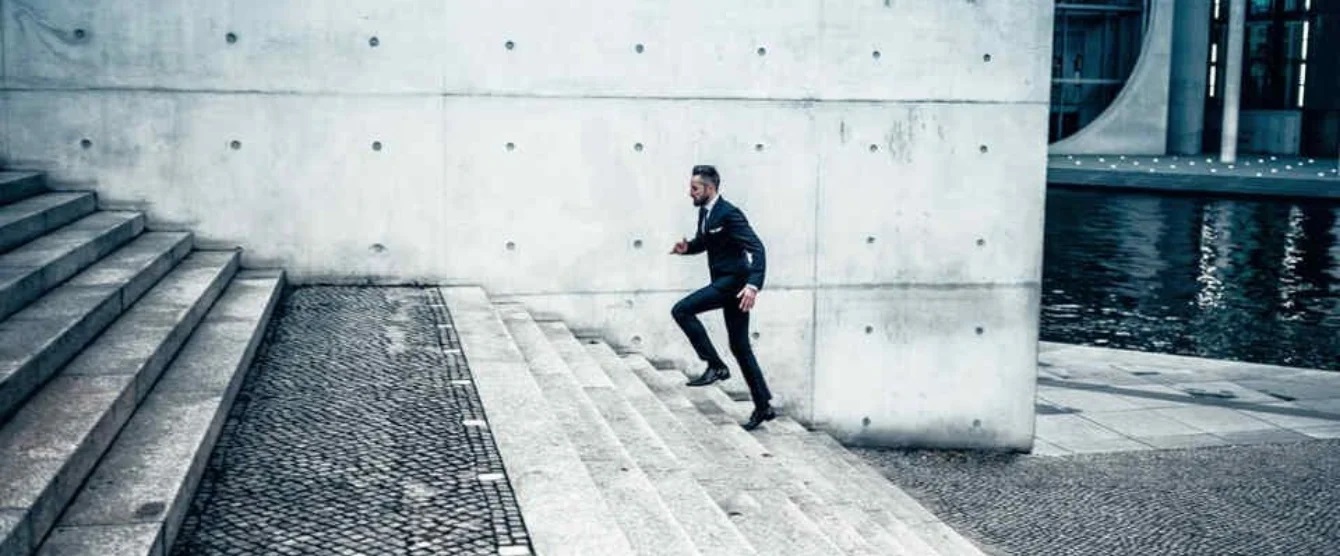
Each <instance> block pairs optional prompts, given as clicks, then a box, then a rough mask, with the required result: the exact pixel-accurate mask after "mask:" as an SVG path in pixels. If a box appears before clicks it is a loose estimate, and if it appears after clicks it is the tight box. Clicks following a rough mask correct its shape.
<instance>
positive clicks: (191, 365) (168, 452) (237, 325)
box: [42, 276, 283, 556]
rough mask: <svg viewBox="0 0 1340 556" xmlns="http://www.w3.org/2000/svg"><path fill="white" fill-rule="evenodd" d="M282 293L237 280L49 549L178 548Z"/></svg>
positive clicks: (110, 453)
mask: <svg viewBox="0 0 1340 556" xmlns="http://www.w3.org/2000/svg"><path fill="white" fill-rule="evenodd" d="M282 285H283V281H282V278H281V277H278V276H275V277H264V278H248V277H241V278H237V279H234V280H232V281H231V282H230V284H229V287H228V289H227V290H226V291H225V292H223V294H222V296H221V297H220V298H219V300H218V302H217V303H215V304H214V305H213V307H212V308H210V311H209V313H208V314H207V315H206V316H205V317H204V319H203V320H202V321H201V322H200V325H199V326H198V327H196V329H195V332H194V333H193V334H192V335H191V339H190V341H189V342H188V343H187V344H186V345H185V346H182V348H181V352H180V354H179V355H178V356H177V357H176V358H175V359H174V360H173V361H172V365H171V367H170V368H168V369H166V370H165V371H164V376H163V379H162V380H161V381H159V382H158V386H156V387H155V388H154V389H153V391H152V393H151V394H150V395H149V397H148V398H146V399H145V400H144V402H143V404H142V405H140V406H139V408H138V409H136V411H135V414H134V416H133V417H131V419H130V421H129V422H128V423H127V424H126V426H125V428H124V429H123V430H122V431H121V433H120V434H119V435H118V436H117V439H116V441H115V443H113V444H112V446H111V447H110V448H109V449H108V450H107V453H106V454H105V455H104V456H103V458H102V459H101V461H99V463H98V466H97V468H96V469H95V470H94V471H93V473H92V474H91V475H90V476H89V478H88V480H87V481H86V482H85V483H84V486H83V487H82V488H81V489H80V492H79V494H78V496H77V497H76V498H75V499H74V500H73V501H72V502H71V503H70V505H69V507H68V508H67V509H66V510H65V512H64V514H63V515H62V516H61V519H60V521H59V522H58V523H57V525H56V528H55V529H54V530H53V531H52V533H51V537H49V538H48V540H47V541H46V542H45V543H43V546H42V550H44V551H49V552H50V553H53V554H69V555H76V554H87V555H90V556H92V555H103V554H105V555H111V554H116V555H122V556H130V555H132V554H137V555H147V554H150V553H151V551H150V550H149V549H148V548H147V547H146V546H145V545H143V544H140V545H137V546H134V547H126V548H125V549H124V550H112V549H109V548H108V547H106V546H100V545H99V543H97V542H83V543H82V544H79V545H78V546H70V543H71V542H74V540H76V539H78V540H80V541H89V540H93V539H103V538H106V537H108V536H113V537H117V536H124V537H126V538H131V539H142V540H152V541H153V542H154V543H155V544H154V548H153V550H157V551H159V553H161V551H162V547H163V546H169V547H170V546H172V544H173V541H174V540H175V539H176V536H177V531H178V527H179V526H180V524H181V522H182V519H183V518H184V516H185V513H186V511H187V509H188V507H189V506H190V502H191V498H192V495H193V494H194V491H195V486H196V484H197V483H198V481H199V478H200V475H201V473H202V471H203V469H204V466H205V463H206V462H207V461H208V460H209V455H210V452H211V450H212V449H213V446H214V440H215V438H217V435H218V432H219V430H220V429H221V428H222V425H223V421H224V418H225V417H226V415H227V413H228V409H229V407H230V406H231V404H232V401H233V397H234V396H235V395H236V392H237V386H238V385H239V384H241V379H242V377H243V376H245V374H246V371H247V370H248V369H249V368H250V365H251V361H252V357H253V355H254V354H255V351H256V349H257V347H258V346H259V344H260V340H261V337H262V336H263V334H264V332H265V325H266V324H267V323H268V322H269V317H270V312H271V310H272V309H273V307H274V304H275V302H276V300H277V299H278V297H279V293H280V291H281V290H282ZM148 300H149V299H146V301H148ZM209 300H210V301H212V298H209ZM204 305H205V307H207V308H209V307H210V306H209V304H208V303H206V304H204ZM141 330H143V329H142V328H141Z"/></svg>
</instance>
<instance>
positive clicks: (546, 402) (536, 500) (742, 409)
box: [442, 287, 981, 556]
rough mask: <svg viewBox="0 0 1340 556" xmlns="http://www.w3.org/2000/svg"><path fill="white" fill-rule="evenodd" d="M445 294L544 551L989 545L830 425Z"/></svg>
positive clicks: (455, 291) (464, 296)
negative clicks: (774, 415)
mask: <svg viewBox="0 0 1340 556" xmlns="http://www.w3.org/2000/svg"><path fill="white" fill-rule="evenodd" d="M442 291H443V294H444V298H445V299H446V303H447V305H448V310H449V311H450V313H451V315H452V320H453V323H454V326H455V327H456V333H457V335H458V336H459V337H460V338H461V345H462V346H463V351H464V354H465V356H466V358H467V360H468V362H469V365H470V368H471V371H472V373H473V376H474V378H475V382H476V384H475V386H476V388H477V389H478V391H479V393H480V396H481V398H482V400H483V402H484V407H485V408H486V410H487V411H488V426H489V427H490V428H491V430H492V433H493V437H494V441H495V442H496V443H497V445H498V447H499V450H500V452H501V454H502V457H503V461H504V464H505V466H506V468H507V474H508V478H509V480H511V482H512V485H513V488H514V490H515V492H516V495H517V499H518V502H519V504H520V506H521V510H522V516H523V518H524V519H525V521H526V526H527V529H528V530H529V532H530V535H531V539H532V543H533V544H532V547H531V548H532V549H533V550H534V552H535V553H536V554H544V555H559V554H602V555H615V554H658V555H660V554H676V555H695V554H703V555H707V554H723V555H724V554H731V555H738V554H768V555H772V554H816V555H828V554H867V555H918V556H920V555H931V556H935V555H939V556H951V555H954V556H957V555H978V554H981V551H980V550H979V549H978V548H977V547H976V546H974V545H973V544H972V543H971V542H969V541H967V540H966V539H964V538H963V537H962V536H960V535H958V534H957V533H956V532H955V531H954V530H953V529H951V528H950V527H948V526H947V525H945V524H944V523H943V522H941V521H940V520H939V519H937V518H936V517H935V516H934V515H932V514H931V513H930V512H928V511H927V510H926V509H925V508H923V507H922V506H921V505H920V504H918V503H917V502H916V501H915V500H913V499H912V498H911V497H909V496H908V495H907V494H905V493H904V492H902V491H901V490H900V489H899V488H898V487H896V486H894V485H893V484H891V483H889V482H888V481H887V480H886V479H885V478H883V477H882V476H880V475H879V473H878V472H876V471H875V470H874V469H873V468H871V467H869V466H868V465H867V464H865V463H864V462H863V461H862V460H861V459H860V458H859V457H857V456H855V455H854V454H852V453H850V452H848V451H847V450H846V449H844V448H843V447H842V446H841V445H839V444H838V443H837V442H836V441H834V440H833V439H832V438H831V437H829V436H828V435H826V434H824V433H821V432H812V431H809V430H807V429H805V428H804V427H803V426H801V425H800V424H798V423H796V422H795V421H793V420H791V419H789V418H787V417H780V418H778V419H777V420H774V421H771V422H769V423H768V424H766V425H765V426H764V427H762V428H760V429H758V430H756V431H754V432H752V433H751V432H747V431H745V430H744V429H742V428H741V427H740V423H741V422H743V421H744V420H745V418H746V417H747V416H748V413H749V411H750V410H751V408H752V406H751V404H750V403H749V402H738V401H733V400H732V399H731V398H730V397H729V396H728V395H727V394H726V393H725V392H724V391H722V390H720V389H718V388H716V387H709V388H687V387H685V386H684V382H685V378H686V375H685V374H684V372H682V371H679V370H673V369H672V370H658V369H656V368H654V367H653V366H652V365H651V364H650V363H649V362H648V361H647V360H646V359H645V358H643V357H642V356H640V355H636V354H626V355H619V354H617V353H616V352H615V351H614V350H612V349H611V348H610V347H609V346H608V345H606V344H605V343H604V342H602V341H600V340H599V339H594V338H587V339H581V338H578V337H576V336H574V334H573V333H572V332H571V331H570V330H569V329H568V328H567V327H566V326H565V325H564V324H563V323H561V322H542V321H536V320H535V319H534V318H533V317H532V316H531V315H530V314H529V313H528V312H527V311H526V309H525V308H524V307H523V306H521V305H519V304H511V303H495V302H493V301H492V300H490V299H489V297H488V295H487V294H486V293H485V292H484V291H483V290H482V289H479V288H473V287H451V288H443V290H442Z"/></svg>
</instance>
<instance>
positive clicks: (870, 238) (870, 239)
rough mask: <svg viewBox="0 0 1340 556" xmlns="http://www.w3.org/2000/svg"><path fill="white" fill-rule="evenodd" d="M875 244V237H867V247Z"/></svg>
mask: <svg viewBox="0 0 1340 556" xmlns="http://www.w3.org/2000/svg"><path fill="white" fill-rule="evenodd" d="M874 242H875V236H866V237H865V243H866V244H867V245H869V244H872V243H874Z"/></svg>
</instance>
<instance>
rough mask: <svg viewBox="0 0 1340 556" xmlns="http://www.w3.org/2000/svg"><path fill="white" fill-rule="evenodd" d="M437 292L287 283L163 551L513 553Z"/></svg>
mask: <svg viewBox="0 0 1340 556" xmlns="http://www.w3.org/2000/svg"><path fill="white" fill-rule="evenodd" d="M450 322H451V321H450V319H449V317H448V316H447V313H446V309H445V306H444V305H443V303H442V299H441V296H440V295H439V294H438V293H437V290H436V289H418V288H336V287H313V288H298V289H295V290H291V291H290V292H289V294H288V295H287V297H286V299H285V300H284V301H283V303H282V304H281V305H280V307H279V310H278V311H277V313H276V315H275V318H274V320H273V321H272V323H271V328H270V336H269V337H268V338H267V342H266V344H265V347H264V348H262V352H261V354H259V356H258V357H257V360H256V363H255V365H254V366H253V368H252V370H251V372H250V374H249V375H248V377H247V380H246V382H245V383H244V384H243V386H242V390H241V392H240V393H239V394H238V401H237V403H236V405H234V406H233V409H232V411H231V413H230V414H229V419H228V422H227V424H226V425H225V427H224V430H223V433H222V435H221V436H220V438H219V442H218V445H217V446H216V448H215V450H214V453H213V454H212V456H211V458H210V462H209V467H208V469H207V470H206V472H205V475H204V478H203V479H202V481H201V485H200V488H199V490H198V491H197V493H196V497H195V499H194V502H193V504H192V507H191V510H190V514H189V515H188V517H187V519H186V521H185V523H184V524H183V526H182V533H181V535H179V536H178V540H177V542H176V546H175V547H174V549H173V550H172V551H171V553H172V554H191V555H197V554H433V555H437V554H478V555H484V554H488V555H497V554H500V553H505V554H528V553H529V550H527V549H525V548H524V546H526V545H528V544H529V542H528V539H527V534H526V529H525V526H524V525H523V523H522V521H521V514H520V510H519V508H518V506H517V504H516V501H515V499H514V497H513V494H512V490H511V486H510V485H509V484H508V481H507V480H505V477H504V476H503V475H502V473H503V471H504V470H503V467H502V460H501V459H500V458H499V456H498V450H497V448H496V446H495V445H494V442H493V439H492V437H491V436H490V433H489V430H488V428H487V427H486V426H484V425H485V423H484V421H483V419H484V418H485V417H484V410H483V408H482V406H481V405H480V401H479V395H478V393H477V392H476V391H475V388H474V384H473V381H472V380H471V374H470V371H469V369H468V368H467V367H466V365H465V361H464V359H463V358H462V356H461V354H460V343H459V340H458V339H457V338H456V335H455V332H454V330H453V329H451V328H450V327H449V326H448V325H449V324H450Z"/></svg>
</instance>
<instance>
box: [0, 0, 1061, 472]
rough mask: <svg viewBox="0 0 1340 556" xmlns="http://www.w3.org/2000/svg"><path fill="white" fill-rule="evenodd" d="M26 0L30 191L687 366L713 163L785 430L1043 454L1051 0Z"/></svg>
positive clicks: (298, 271)
mask: <svg viewBox="0 0 1340 556" xmlns="http://www.w3.org/2000/svg"><path fill="white" fill-rule="evenodd" d="M2 4H3V32H4V43H5V48H6V56H5V64H4V66H5V67H4V71H5V76H4V78H5V90H4V112H5V114H6V117H7V118H8V120H9V124H8V127H6V128H5V131H4V138H5V140H6V141H7V144H8V145H9V149H8V151H6V152H5V162H6V164H8V165H9V166H22V167H30V168H40V169H45V170H48V171H50V172H51V176H52V178H53V181H54V182H55V183H58V184H62V185H63V186H68V187H95V188H96V189H97V191H98V192H99V194H100V198H101V199H103V201H104V202H106V203H107V204H108V205H116V206H125V205H129V206H136V207H139V208H143V209H145V210H147V211H148V213H149V216H150V220H151V222H153V223H154V226H157V227H159V228H176V227H184V228H190V229H192V230H194V231H196V232H197V234H198V235H199V236H200V237H201V238H202V239H203V240H205V241H206V242H210V243H215V244H229V245H241V246H244V247H245V249H246V255H245V259H244V261H245V263H246V264H248V265H252V266H256V265H282V266H284V267H285V268H286V269H288V271H289V272H290V276H291V277H292V278H293V279H294V280H295V281H297V282H317V281H338V282H358V281H363V280H370V281H392V282H402V281H424V282H437V283H472V284H481V285H483V286H485V287H486V288H487V289H488V290H489V291H490V292H492V293H494V294H497V295H500V296H502V295H506V296H513V297H516V298H519V299H522V300H525V301H526V302H527V303H528V304H529V305H530V306H531V307H532V308H534V309H536V310H540V311H552V312H556V313H558V315H559V316H562V317H563V318H565V319H567V320H568V321H569V322H570V323H571V324H572V325H573V326H576V327H579V328H592V329H599V330H601V331H602V332H604V333H605V334H606V335H607V336H608V337H609V338H610V339H611V340H613V341H614V342H615V343H616V344H619V345H621V346H624V347H629V348H635V349H640V350H642V351H645V352H647V353H648V354H649V355H652V356H653V357H663V358H672V359H673V358H679V359H687V358H688V355H689V353H690V352H689V350H688V345H687V342H685V341H684V340H683V338H682V337H681V336H680V334H679V332H678V331H677V329H675V327H674V324H673V323H672V322H671V320H670V317H669V310H670V306H671V305H672V304H673V303H674V301H675V300H676V299H678V298H679V297H680V296H682V295H684V294H685V293H686V292H688V291H690V290H692V289H694V288H696V287H699V286H700V285H702V284H704V283H705V282H706V268H705V266H706V263H705V261H704V260H703V259H702V258H677V257H671V256H668V255H666V251H668V249H669V248H670V245H671V244H672V243H673V242H674V241H675V240H677V239H678V238H679V237H680V236H681V235H685V234H688V233H690V232H691V231H692V229H693V225H694V221H695V217H696V215H695V211H694V210H693V208H692V206H691V205H690V203H689V199H688V195H687V187H688V178H689V176H688V171H689V168H690V167H691V166H692V165H693V164H696V163H711V164H716V165H717V166H718V167H719V168H720V169H721V171H722V174H723V180H724V181H723V184H722V185H723V192H724V194H725V196H726V197H727V198H728V199H731V200H732V201H734V202H736V203H737V204H739V205H741V206H742V207H743V208H744V209H745V211H746V213H747V214H748V216H749V218H750V219H751V221H752V222H753V224H754V225H755V228H756V229H757V231H758V232H759V234H760V236H761V237H762V238H763V239H764V241H765V242H766V244H767V247H768V262H769V271H768V281H767V287H766V288H765V290H764V293H763V295H762V297H761V298H760V302H759V303H760V304H759V308H758V309H757V313H756V314H755V316H754V322H755V330H756V331H757V332H758V337H757V339H756V345H757V346H758V350H759V353H760V359H761V362H762V363H763V365H764V369H765V372H766V373H767V374H768V375H769V377H770V378H771V379H772V380H773V382H774V383H775V387H774V390H775V391H776V393H777V395H778V402H780V403H781V404H784V405H785V406H786V408H787V410H788V411H789V412H791V413H792V414H793V415H796V416H797V417H800V418H801V419H803V420H806V421H811V422H814V423H817V424H820V425H823V426H825V427H828V428H829V429H830V430H833V431H835V432H836V433H838V434H839V435H840V436H841V437H842V438H844V439H846V440H848V441H850V442H857V443H920V444H931V445H946V446H986V447H1005V448H1027V447H1028V446H1030V444H1031V439H1032V428H1033V412H1032V408H1033V388H1034V376H1035V360H1036V358H1035V342H1036V336H1037V312H1038V306H1037V304H1038V283H1039V274H1040V268H1041V247H1042V215H1043V199H1044V191H1045V184H1044V180H1045V164H1046V145H1045V137H1046V134H1045V131H1046V128H1045V126H1046V117H1047V102H1048V93H1049V87H1048V66H1049V60H1050V52H1051V47H1050V45H1051V37H1052V34H1051V17H1052V4H1051V2H1042V1H1036V2H946V1H944V0H896V1H895V0H884V1H867V2H828V1H820V0H795V1H786V2H782V1H776V0H746V1H740V2H731V3H726V4H721V5H718V4H720V3H717V2H709V1H706V0H693V1H687V0H686V1H682V2H674V3H670V2H659V3H652V2H641V3H633V4H628V3H622V2H613V1H592V2H587V3H585V4H577V5H573V3H546V2H523V1H520V0H504V1H500V0H490V1H482V0H481V1H473V2H471V1H461V2H445V1H442V0H403V1H400V2H395V3H386V2H382V1H380V0H359V1H351V2H342V3H340V4H339V6H338V7H336V6H335V5H334V4H331V5H329V6H326V5H324V4H323V5H322V6H321V7H297V5H296V4H295V3H282V2H264V1H261V0H234V1H231V2H205V1H198V0H197V1H189V2H180V3H155V4H154V5H153V6H151V7H150V6H147V5H145V4H144V3H142V2H131V1H129V0H116V1H108V2H99V3H97V4H96V5H94V4H90V3H87V2H83V1H76V0H46V1H42V2H19V1H15V0H3V2H2ZM160 4H161V5H160ZM150 9H152V14H150V13H149V10H150ZM74 29H83V30H84V32H83V33H82V34H80V35H79V36H78V37H76V34H75V32H74V31H73V30H74ZM228 33H233V34H234V35H235V37H236V41H235V42H233V43H229V42H227V41H226V40H225V37H226V35H227V34H228ZM373 37H376V39H377V40H376V41H375V42H376V46H375V47H374V46H372V42H373V41H372V40H371V39H372V38H373ZM509 42H510V44H511V46H512V48H510V49H509V48H507V47H506V45H507V44H508V43H509ZM638 45H641V46H642V48H641V49H639V48H638ZM639 50H640V52H639ZM875 51H878V52H879V55H878V56H876V55H875ZM81 139H89V140H90V141H91V145H90V146H89V147H88V148H84V147H82V146H81V144H80V141H81ZM374 142H379V143H380V145H381V149H380V150H374V149H373V148H372V145H373V143H374ZM234 147H236V148H234ZM705 320H706V321H707V322H709V323H710V324H711V326H712V330H713V332H714V333H715V334H716V337H717V338H718V341H719V343H720V345H721V347H722V348H723V349H724V335H723V334H722V329H721V326H720V322H719V321H720V318H719V317H718V316H716V315H708V316H707V318H706V319H705ZM695 366H696V364H695Z"/></svg>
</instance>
